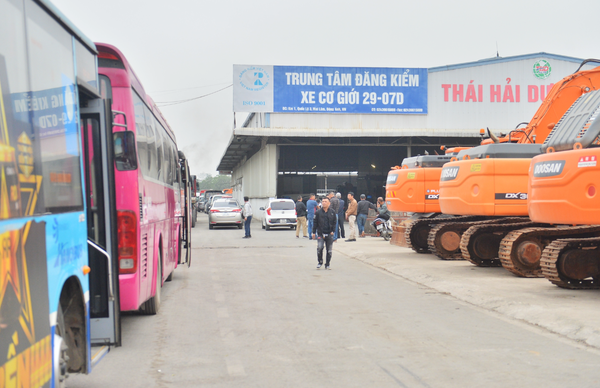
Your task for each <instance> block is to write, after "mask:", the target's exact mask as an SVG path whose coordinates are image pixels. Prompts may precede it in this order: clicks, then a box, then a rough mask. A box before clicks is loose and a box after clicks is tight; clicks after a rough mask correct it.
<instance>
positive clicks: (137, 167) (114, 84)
mask: <svg viewBox="0 0 600 388" xmlns="http://www.w3.org/2000/svg"><path fill="white" fill-rule="evenodd" d="M96 47H97V49H98V74H99V82H100V92H101V94H102V96H103V97H105V98H108V99H111V100H112V110H113V114H114V118H113V140H114V153H115V186H116V187H115V190H116V207H117V225H118V251H119V256H118V261H119V287H120V302H121V311H133V310H140V311H141V312H142V313H144V314H156V312H157V311H158V309H159V307H160V291H161V288H162V285H163V283H164V281H169V280H171V279H172V276H173V271H174V270H175V268H176V267H177V264H178V263H181V262H182V259H181V257H182V256H183V255H184V253H183V254H182V250H184V245H185V246H186V247H187V243H186V242H185V241H184V240H185V239H187V237H188V236H189V230H188V231H187V232H186V231H185V228H186V224H187V217H186V213H187V212H186V210H185V208H186V198H185V191H186V190H185V181H186V180H187V178H186V177H182V176H181V175H182V174H181V169H180V158H179V154H178V151H177V144H176V142H175V135H174V134H173V131H172V130H171V128H170V127H169V125H168V124H167V122H166V121H165V119H164V118H163V116H162V114H161V113H160V111H159V110H158V108H157V107H156V104H154V102H153V101H152V99H151V98H150V96H148V95H147V94H146V93H145V91H144V88H143V86H142V84H141V83H140V81H139V79H138V77H137V76H136V74H135V73H134V71H133V69H132V68H131V67H130V65H129V63H128V62H127V59H126V58H125V57H124V56H123V54H122V53H121V51H119V50H118V49H117V48H116V47H114V46H111V45H108V44H103V43H96ZM114 112H118V113H116V114H115V113H114ZM188 251H189V249H188ZM186 256H187V255H186Z"/></svg>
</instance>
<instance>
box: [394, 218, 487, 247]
mask: <svg viewBox="0 0 600 388" xmlns="http://www.w3.org/2000/svg"><path fill="white" fill-rule="evenodd" d="M483 218H484V217H481V216H457V217H438V218H422V219H419V220H415V221H413V222H411V223H410V224H409V225H408V226H407V228H406V234H405V239H406V243H407V244H408V247H409V248H411V249H412V250H413V251H415V252H417V253H429V252H430V251H429V246H428V243H427V240H428V236H429V231H430V230H431V227H432V225H437V224H441V223H447V222H457V221H473V220H478V219H483Z"/></svg>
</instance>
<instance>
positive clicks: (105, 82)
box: [98, 74, 112, 100]
mask: <svg viewBox="0 0 600 388" xmlns="http://www.w3.org/2000/svg"><path fill="white" fill-rule="evenodd" d="M98 77H99V78H100V95H101V96H102V98H106V99H110V100H112V85H111V84H110V78H108V77H107V76H105V75H101V74H100V75H98Z"/></svg>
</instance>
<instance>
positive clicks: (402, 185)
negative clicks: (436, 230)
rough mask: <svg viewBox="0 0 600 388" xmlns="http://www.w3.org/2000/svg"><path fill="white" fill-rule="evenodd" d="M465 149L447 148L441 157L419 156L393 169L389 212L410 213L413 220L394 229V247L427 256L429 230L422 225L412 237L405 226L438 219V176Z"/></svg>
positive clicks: (390, 176) (389, 194)
mask: <svg viewBox="0 0 600 388" xmlns="http://www.w3.org/2000/svg"><path fill="white" fill-rule="evenodd" d="M463 149H466V147H455V148H446V147H444V146H442V147H441V150H442V151H445V154H444V155H429V154H427V155H418V156H413V157H408V158H404V160H403V161H402V165H401V166H395V167H392V170H391V171H390V172H389V173H388V177H387V182H386V195H385V198H386V201H387V204H388V209H389V210H391V211H396V212H409V213H413V216H412V217H411V218H409V219H408V220H406V221H404V222H403V223H401V224H400V225H397V226H395V227H394V235H393V237H392V238H394V240H393V243H395V244H396V245H400V246H404V247H412V248H413V249H414V250H415V251H416V252H418V253H426V252H429V248H428V246H427V236H428V235H429V230H430V228H429V226H428V224H427V223H423V224H421V227H420V228H414V229H413V230H412V231H411V233H408V234H407V233H406V226H408V225H411V223H412V222H413V221H415V220H417V219H427V218H433V217H437V216H440V212H441V211H440V203H439V196H440V194H439V193H440V175H441V173H442V167H443V165H444V164H446V163H448V162H449V161H450V159H452V157H453V156H456V155H457V154H458V152H460V151H462V150H463Z"/></svg>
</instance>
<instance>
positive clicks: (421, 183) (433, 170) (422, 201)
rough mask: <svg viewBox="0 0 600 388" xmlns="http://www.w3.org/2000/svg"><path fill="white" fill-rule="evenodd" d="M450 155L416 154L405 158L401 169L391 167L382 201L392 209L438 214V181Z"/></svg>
mask: <svg viewBox="0 0 600 388" xmlns="http://www.w3.org/2000/svg"><path fill="white" fill-rule="evenodd" d="M451 158H452V155H419V156H413V157H411V158H405V159H404V160H403V161H402V166H401V168H398V169H394V170H391V171H390V172H389V173H388V178H387V182H386V200H387V201H388V209H390V210H392V211H402V212H412V213H439V212H440V205H439V189H440V188H439V181H440V173H441V171H442V167H443V166H444V164H446V163H448V162H449V161H450V159H451Z"/></svg>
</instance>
